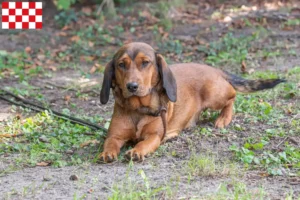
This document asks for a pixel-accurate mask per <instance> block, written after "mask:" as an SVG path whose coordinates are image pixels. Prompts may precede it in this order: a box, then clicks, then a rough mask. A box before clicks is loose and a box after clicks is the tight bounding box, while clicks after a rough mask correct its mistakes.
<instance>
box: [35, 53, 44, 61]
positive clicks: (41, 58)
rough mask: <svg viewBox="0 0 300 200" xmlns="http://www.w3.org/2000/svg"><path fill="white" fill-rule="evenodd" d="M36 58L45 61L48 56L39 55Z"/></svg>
mask: <svg viewBox="0 0 300 200" xmlns="http://www.w3.org/2000/svg"><path fill="white" fill-rule="evenodd" d="M36 57H37V58H38V59H39V60H41V61H43V60H44V59H45V58H46V56H45V55H43V54H38V55H37V56H36Z"/></svg>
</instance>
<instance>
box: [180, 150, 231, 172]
mask: <svg viewBox="0 0 300 200" xmlns="http://www.w3.org/2000/svg"><path fill="white" fill-rule="evenodd" d="M185 169H186V170H187V173H188V174H189V177H194V176H228V175H232V174H237V166H236V164H235V163H231V162H229V161H224V162H221V161H217V158H216V156H214V155H213V154H205V155H203V154H201V155H196V154H192V156H191V157H190V159H189V160H188V162H187V164H186V166H185Z"/></svg>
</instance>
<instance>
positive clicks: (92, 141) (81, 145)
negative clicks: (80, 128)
mask: <svg viewBox="0 0 300 200" xmlns="http://www.w3.org/2000/svg"><path fill="white" fill-rule="evenodd" d="M99 143H100V142H99V141H98V140H88V141H85V142H84V143H82V144H80V147H81V148H83V147H86V146H88V145H90V144H99Z"/></svg>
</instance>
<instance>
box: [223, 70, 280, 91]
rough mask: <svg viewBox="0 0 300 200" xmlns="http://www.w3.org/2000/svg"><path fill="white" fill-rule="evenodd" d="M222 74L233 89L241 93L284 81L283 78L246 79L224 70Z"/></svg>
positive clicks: (265, 87)
mask: <svg viewBox="0 0 300 200" xmlns="http://www.w3.org/2000/svg"><path fill="white" fill-rule="evenodd" d="M224 74H225V77H224V78H225V79H226V80H227V81H228V82H229V83H230V84H231V85H232V86H233V87H234V89H236V90H237V91H238V92H243V93H250V92H255V91H259V90H264V89H271V88H273V87H275V86H276V85H278V84H279V83H283V82H286V80H284V79H265V80H247V79H243V78H241V77H238V76H236V75H234V74H231V73H229V72H226V71H224Z"/></svg>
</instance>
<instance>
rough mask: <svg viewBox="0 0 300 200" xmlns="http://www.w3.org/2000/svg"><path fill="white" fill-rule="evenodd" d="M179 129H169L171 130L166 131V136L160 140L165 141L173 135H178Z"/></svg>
mask: <svg viewBox="0 0 300 200" xmlns="http://www.w3.org/2000/svg"><path fill="white" fill-rule="evenodd" d="M179 132H180V131H179V130H171V131H168V132H167V133H166V136H165V137H164V138H163V140H162V142H161V143H165V142H166V141H168V140H170V139H172V138H174V137H177V136H178V135H179Z"/></svg>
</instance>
